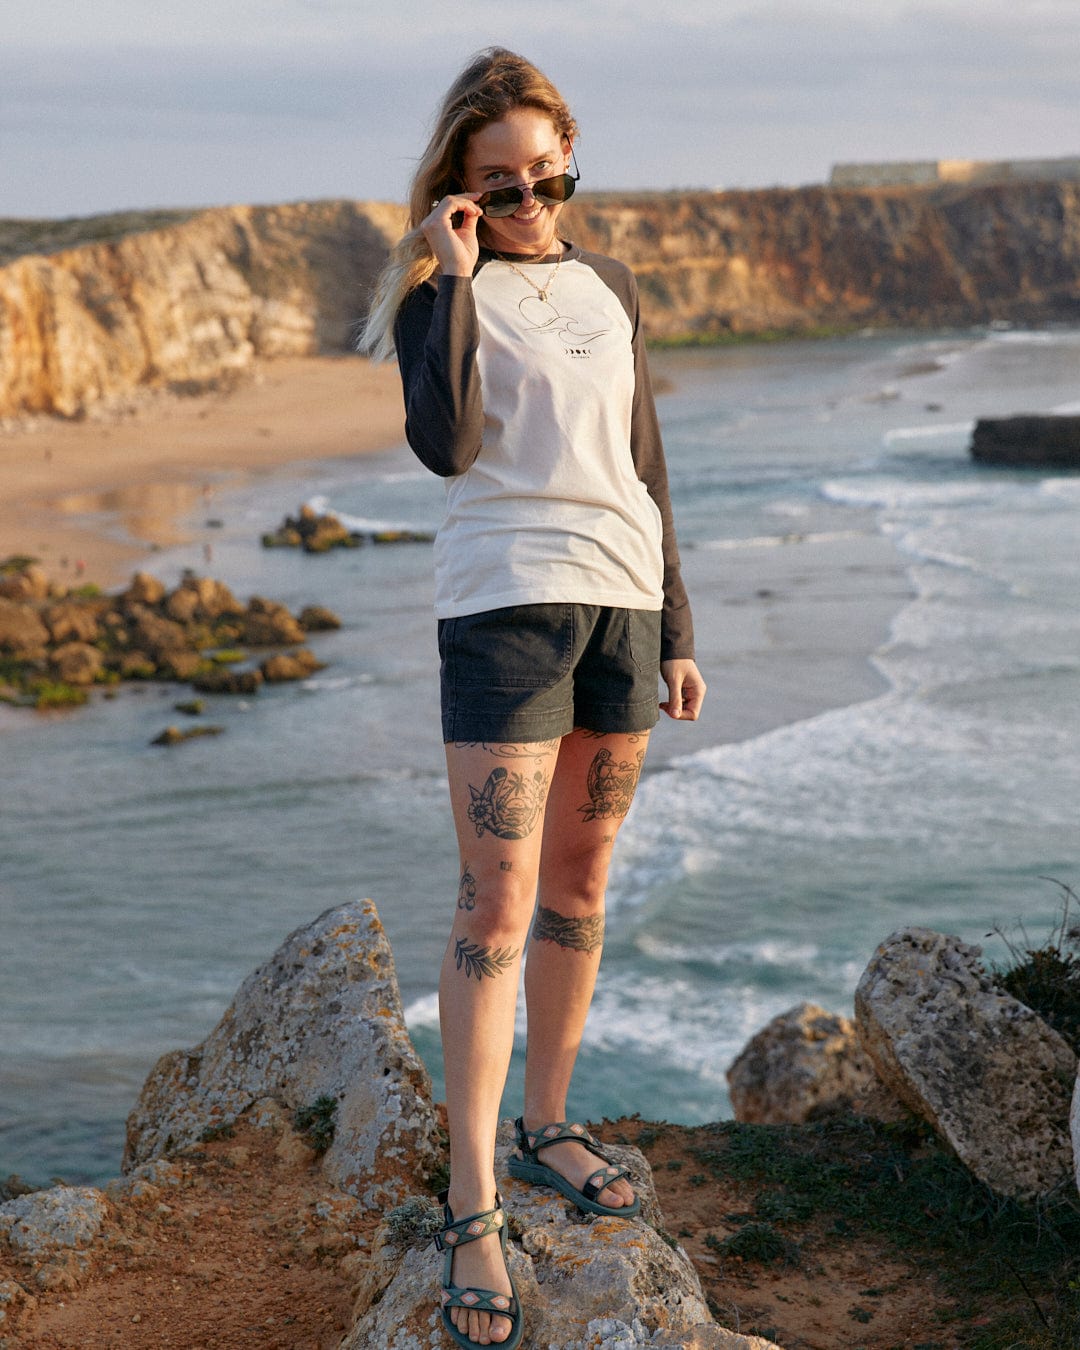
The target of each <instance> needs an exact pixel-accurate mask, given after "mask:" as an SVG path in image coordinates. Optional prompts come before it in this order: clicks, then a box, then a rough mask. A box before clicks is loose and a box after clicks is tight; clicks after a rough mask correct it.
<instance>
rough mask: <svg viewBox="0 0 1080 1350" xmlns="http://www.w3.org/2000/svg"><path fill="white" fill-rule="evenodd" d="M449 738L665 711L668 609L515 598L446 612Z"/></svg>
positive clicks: (500, 735)
mask: <svg viewBox="0 0 1080 1350" xmlns="http://www.w3.org/2000/svg"><path fill="white" fill-rule="evenodd" d="M439 655H440V656H441V658H442V672H441V673H442V727H443V740H444V741H514V742H517V743H519V744H520V743H523V742H527V741H549V740H554V739H555V738H556V737H558V736H565V735H567V734H568V733H569V732H571V731H573V729H574V728H575V727H585V728H586V729H587V730H589V731H607V732H623V733H630V732H634V731H648V730H649V729H650V728H652V727H654V726H655V725H656V722H657V719H658V718H659V715H660V714H659V711H658V709H659V693H658V685H659V678H660V612H659V611H658V610H657V611H655V612H653V611H651V610H641V609H612V608H609V607H607V606H603V605H511V606H509V607H508V608H505V609H491V610H486V611H485V612H484V613H482V614H467V615H465V616H463V617H461V618H457V619H440V620H439Z"/></svg>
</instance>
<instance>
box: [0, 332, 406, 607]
mask: <svg viewBox="0 0 1080 1350" xmlns="http://www.w3.org/2000/svg"><path fill="white" fill-rule="evenodd" d="M402 426H403V412H402V403H401V386H400V382H399V379H398V373H397V369H396V367H395V366H394V365H392V364H390V365H382V366H376V365H373V364H372V363H371V362H369V361H367V360H365V359H363V358H361V357H350V356H343V357H326V356H319V357H304V358H283V359H281V360H278V361H274V362H272V363H267V364H264V365H262V366H260V367H257V368H256V369H255V370H254V371H253V372H252V373H251V374H250V375H248V376H247V377H245V378H244V379H243V381H242V382H241V383H239V384H237V385H236V386H235V387H233V388H231V389H227V390H221V391H215V392H211V393H206V394H200V395H195V396H184V397H181V396H167V395H161V396H159V397H152V398H149V399H147V400H145V401H144V402H143V403H141V404H140V405H138V406H137V407H136V408H135V409H134V410H133V411H127V412H115V413H107V414H102V415H100V416H96V417H92V418H88V419H86V420H84V421H80V422H64V421H61V420H59V419H53V418H41V419H37V420H36V421H34V422H32V423H29V424H27V426H26V428H25V429H18V430H15V431H12V432H9V433H7V434H6V435H4V436H2V437H0V557H7V556H9V555H11V554H15V553H23V554H30V555H32V556H33V557H36V558H39V559H40V560H41V562H42V563H43V564H44V566H45V568H46V570H47V571H48V572H49V573H50V574H52V575H54V576H58V577H62V578H64V577H66V578H71V579H74V578H75V577H76V576H77V575H84V576H85V577H86V578H87V579H88V580H92V581H95V582H97V583H98V584H100V585H104V586H110V585H114V584H118V583H120V582H121V581H123V580H124V579H125V578H126V577H127V576H128V575H129V574H130V572H131V570H132V568H133V567H135V566H138V565H139V563H140V561H141V560H142V559H144V558H145V556H146V554H147V553H148V552H150V551H152V550H155V549H157V548H164V547H170V546H172V545H175V544H178V543H182V542H184V539H183V535H182V533H181V532H180V530H179V528H178V525H177V521H178V520H179V519H180V518H181V517H182V516H184V515H185V514H187V513H188V512H190V511H191V509H192V508H193V507H194V506H196V505H197V504H198V502H199V500H200V498H203V499H206V500H209V499H210V497H211V496H212V494H213V493H214V492H215V491H216V490H217V489H219V488H222V487H226V486H236V485H238V484H239V483H241V482H243V481H244V480H245V479H247V478H250V477H252V476H254V475H256V474H258V473H260V472H264V471H266V470H268V469H273V468H279V467H281V466H283V465H286V464H292V463H300V462H303V461H306V460H314V459H331V458H341V457H346V456H350V455H360V454H367V453H372V452H374V451H377V450H383V449H387V448H388V447H391V446H393V445H396V444H397V443H399V442H400V441H401V439H402V435H403V430H402Z"/></svg>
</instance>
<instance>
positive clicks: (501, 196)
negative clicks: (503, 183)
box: [477, 173, 575, 218]
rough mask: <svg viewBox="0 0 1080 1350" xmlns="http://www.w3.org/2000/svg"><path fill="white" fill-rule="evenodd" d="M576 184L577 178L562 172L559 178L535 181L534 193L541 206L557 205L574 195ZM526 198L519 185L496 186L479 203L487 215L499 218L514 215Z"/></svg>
mask: <svg viewBox="0 0 1080 1350" xmlns="http://www.w3.org/2000/svg"><path fill="white" fill-rule="evenodd" d="M574 186H575V180H574V179H573V178H571V177H570V175H569V174H568V173H561V174H559V175H558V177H557V178H542V179H541V180H540V181H539V183H534V184H533V185H532V195H533V196H534V197H535V198H536V200H537V201H538V202H539V203H540V205H541V206H557V205H558V204H559V203H560V202H565V201H569V199H570V198H571V197H572V196H573V195H574ZM524 200H525V193H524V191H523V189H521V188H519V187H512V188H496V189H495V190H494V191H493V192H486V193H485V194H484V195H483V196H482V197H481V198H480V200H479V202H478V203H477V205H478V206H479V207H480V210H481V211H483V213H484V215H485V216H494V217H496V218H498V217H500V216H512V215H513V214H514V212H515V211H516V210H517V209H518V207H519V206H520V205H521V203H522V202H523V201H524Z"/></svg>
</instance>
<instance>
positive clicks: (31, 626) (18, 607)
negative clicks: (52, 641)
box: [0, 596, 49, 656]
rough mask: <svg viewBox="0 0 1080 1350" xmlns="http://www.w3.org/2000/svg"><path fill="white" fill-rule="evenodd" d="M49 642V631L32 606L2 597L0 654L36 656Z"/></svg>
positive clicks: (0, 609) (0, 598)
mask: <svg viewBox="0 0 1080 1350" xmlns="http://www.w3.org/2000/svg"><path fill="white" fill-rule="evenodd" d="M48 641H49V630H48V629H47V628H46V627H45V625H44V624H43V623H42V622H41V619H40V618H39V617H38V613H37V610H36V609H34V607H33V606H32V605H28V604H26V603H24V602H23V601H20V600H9V599H7V598H6V597H4V596H0V652H10V653H11V654H12V655H13V656H23V655H24V654H31V653H32V654H35V655H36V654H38V653H40V651H41V650H42V648H43V647H45V646H46V645H47V643H48Z"/></svg>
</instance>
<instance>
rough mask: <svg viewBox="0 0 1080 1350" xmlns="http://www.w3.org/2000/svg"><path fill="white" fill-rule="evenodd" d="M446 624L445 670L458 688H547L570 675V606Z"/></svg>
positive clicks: (513, 609)
mask: <svg viewBox="0 0 1080 1350" xmlns="http://www.w3.org/2000/svg"><path fill="white" fill-rule="evenodd" d="M445 622H447V623H448V624H450V623H452V629H450V631H447V630H446V629H443V630H441V631H440V643H441V646H440V650H441V651H442V657H443V668H444V670H445V672H446V674H447V676H448V678H449V679H450V680H451V681H452V683H453V685H454V686H455V687H457V688H474V689H481V688H483V689H545V688H549V687H550V686H552V685H555V684H558V683H559V682H560V681H561V680H564V679H565V678H566V676H567V675H568V674H569V673H570V668H571V664H572V659H573V640H574V628H573V617H572V613H571V607H570V606H569V605H511V606H507V607H505V608H503V609H491V610H486V611H484V612H483V613H481V614H467V615H462V616H459V617H458V618H456V619H454V620H452V621H445Z"/></svg>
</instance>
